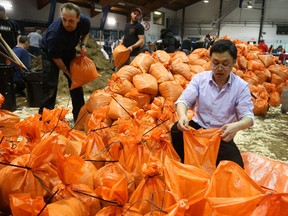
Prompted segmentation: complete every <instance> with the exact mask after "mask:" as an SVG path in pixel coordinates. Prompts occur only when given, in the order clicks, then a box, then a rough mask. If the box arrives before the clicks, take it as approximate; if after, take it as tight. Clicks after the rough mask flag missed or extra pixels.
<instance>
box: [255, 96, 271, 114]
mask: <svg viewBox="0 0 288 216" xmlns="http://www.w3.org/2000/svg"><path fill="white" fill-rule="evenodd" d="M252 102H253V104H254V108H253V113H254V115H257V116H259V115H266V114H267V111H268V108H269V104H268V101H267V100H265V99H262V98H257V99H254V98H252Z"/></svg>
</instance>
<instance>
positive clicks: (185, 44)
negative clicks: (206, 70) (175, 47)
mask: <svg viewBox="0 0 288 216" xmlns="http://www.w3.org/2000/svg"><path fill="white" fill-rule="evenodd" d="M191 49H192V43H191V40H190V39H188V38H186V39H185V40H184V41H183V42H182V45H181V51H183V52H184V53H185V54H186V55H189V54H190V52H191Z"/></svg>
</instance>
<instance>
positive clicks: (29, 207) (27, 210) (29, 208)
mask: <svg viewBox="0 0 288 216" xmlns="http://www.w3.org/2000/svg"><path fill="white" fill-rule="evenodd" d="M9 200H10V208H11V211H12V215H13V216H37V215H39V213H40V211H41V210H42V208H44V206H45V205H46V203H45V202H44V200H43V197H39V196H38V197H36V198H34V199H32V197H31V194H28V193H27V194H11V195H10V196H9ZM41 215H42V216H49V213H48V209H47V208H45V209H44V210H43V211H42V212H41Z"/></svg>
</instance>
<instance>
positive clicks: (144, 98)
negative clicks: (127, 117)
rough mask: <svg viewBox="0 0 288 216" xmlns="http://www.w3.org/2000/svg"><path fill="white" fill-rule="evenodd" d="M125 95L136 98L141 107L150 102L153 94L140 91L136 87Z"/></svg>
mask: <svg viewBox="0 0 288 216" xmlns="http://www.w3.org/2000/svg"><path fill="white" fill-rule="evenodd" d="M125 97H126V98H129V99H133V100H135V101H136V102H137V103H138V107H139V108H142V107H143V106H144V105H146V104H150V101H151V96H150V95H149V94H143V93H140V92H138V91H137V89H136V88H133V89H131V90H130V91H129V92H128V93H127V94H125Z"/></svg>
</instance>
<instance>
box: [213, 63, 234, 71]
mask: <svg viewBox="0 0 288 216" xmlns="http://www.w3.org/2000/svg"><path fill="white" fill-rule="evenodd" d="M232 66H233V62H232V63H230V64H228V65H223V64H215V63H213V62H211V67H212V68H214V69H217V68H218V69H219V68H220V67H221V68H222V69H223V70H229V69H230V68H231V67H232Z"/></svg>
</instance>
